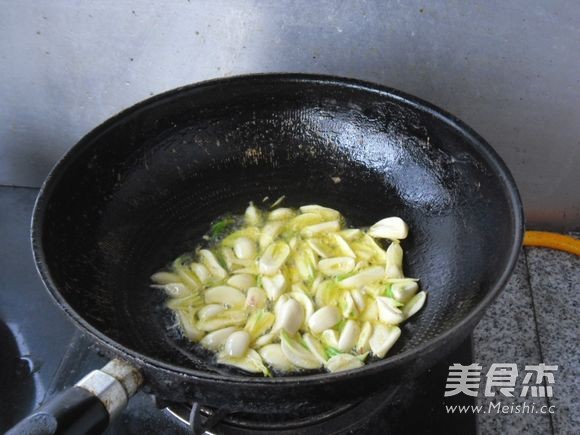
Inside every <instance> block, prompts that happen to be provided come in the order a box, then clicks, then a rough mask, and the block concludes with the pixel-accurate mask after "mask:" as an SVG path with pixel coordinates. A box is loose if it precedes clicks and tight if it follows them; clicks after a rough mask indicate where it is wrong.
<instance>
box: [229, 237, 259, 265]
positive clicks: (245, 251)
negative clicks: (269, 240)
mask: <svg viewBox="0 0 580 435" xmlns="http://www.w3.org/2000/svg"><path fill="white" fill-rule="evenodd" d="M257 249H258V248H257V247H256V242H254V241H253V240H252V239H250V238H249V237H240V238H238V239H237V240H236V241H235V242H234V254H235V255H236V257H238V258H241V259H245V260H252V259H253V258H256V253H257Z"/></svg>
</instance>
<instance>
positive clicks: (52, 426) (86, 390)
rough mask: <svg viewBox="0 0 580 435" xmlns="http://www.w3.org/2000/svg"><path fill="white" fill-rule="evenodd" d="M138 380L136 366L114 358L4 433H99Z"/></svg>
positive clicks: (135, 388) (117, 411)
mask: <svg viewBox="0 0 580 435" xmlns="http://www.w3.org/2000/svg"><path fill="white" fill-rule="evenodd" d="M142 383H143V378H142V376H141V373H140V372H139V371H138V370H137V369H135V368H134V367H133V366H131V365H130V364H128V363H126V362H124V361H121V360H117V359H114V360H112V361H110V362H109V363H108V364H107V365H106V366H104V367H103V368H102V369H100V370H94V371H92V372H91V373H89V374H88V375H87V376H85V377H84V378H83V379H81V380H80V381H79V382H77V383H76V384H75V385H74V386H73V387H71V388H69V389H67V390H65V391H63V392H62V393H60V394H58V395H57V396H55V397H53V398H52V399H50V400H49V401H48V402H47V403H45V404H44V405H43V406H42V407H41V408H40V409H38V410H37V411H35V412H34V413H33V414H32V415H30V416H28V417H26V418H25V419H24V420H22V421H21V422H19V423H18V424H17V425H16V426H14V427H13V428H12V429H10V430H9V431H8V432H6V435H24V434H26V435H53V434H71V435H72V434H99V433H102V432H104V430H105V429H106V428H107V426H108V425H109V422H110V421H111V420H112V419H114V418H115V417H116V416H117V415H119V414H120V413H121V412H122V411H123V409H124V408H125V406H126V405H127V403H128V401H129V399H130V398H131V397H132V396H133V395H134V394H135V392H136V391H137V390H138V389H139V387H140V386H141V384H142Z"/></svg>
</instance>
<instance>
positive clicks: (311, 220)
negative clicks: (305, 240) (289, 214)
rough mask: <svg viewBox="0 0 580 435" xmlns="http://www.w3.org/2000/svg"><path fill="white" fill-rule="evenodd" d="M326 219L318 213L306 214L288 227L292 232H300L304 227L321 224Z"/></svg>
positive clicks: (299, 216)
mask: <svg viewBox="0 0 580 435" xmlns="http://www.w3.org/2000/svg"><path fill="white" fill-rule="evenodd" d="M323 220H324V219H323V218H322V216H320V215H319V214H316V213H304V214H301V215H298V216H296V217H295V218H293V219H291V220H290V222H289V223H288V227H289V229H290V230H292V231H300V230H301V229H303V228H304V227H307V226H310V225H315V224H319V223H321V222H322V221H323Z"/></svg>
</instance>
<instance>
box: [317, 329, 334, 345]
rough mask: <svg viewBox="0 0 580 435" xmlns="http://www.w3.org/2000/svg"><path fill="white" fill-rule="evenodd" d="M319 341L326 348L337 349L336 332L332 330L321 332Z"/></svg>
mask: <svg viewBox="0 0 580 435" xmlns="http://www.w3.org/2000/svg"><path fill="white" fill-rule="evenodd" d="M320 341H322V343H323V344H324V345H325V346H326V347H332V348H334V349H336V348H337V347H338V332H336V331H335V330H334V329H327V330H326V331H322V334H320Z"/></svg>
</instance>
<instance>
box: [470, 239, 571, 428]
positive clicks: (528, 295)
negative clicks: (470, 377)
mask: <svg viewBox="0 0 580 435" xmlns="http://www.w3.org/2000/svg"><path fill="white" fill-rule="evenodd" d="M578 290H580V257H577V256H574V255H570V254H566V253H562V252H558V251H553V250H547V249H540V248H526V249H525V251H524V252H523V253H522V255H521V256H520V258H519V260H518V264H517V266H516V269H515V271H514V274H513V276H512V278H511V280H510V282H509V284H508V285H507V287H506V289H505V290H504V291H503V292H502V294H501V295H500V296H499V297H498V299H497V300H496V301H495V302H494V304H493V305H492V306H491V307H490V309H489V310H488V312H487V313H486V315H485V317H484V318H483V319H482V320H481V322H480V323H479V325H478V327H477V328H476V330H475V331H474V334H473V338H474V341H473V346H474V361H475V362H478V363H480V364H481V365H482V366H483V371H482V374H485V373H486V372H487V369H489V366H490V365H491V364H492V363H516V364H517V365H518V369H519V370H520V374H519V376H518V383H517V384H516V389H515V392H514V393H515V394H514V395H515V396H516V397H513V398H508V397H504V396H500V395H497V396H496V397H494V398H493V399H491V398H488V397H484V394H483V393H484V385H485V381H486V379H485V376H482V382H481V387H480V397H479V398H478V404H481V405H483V406H484V408H483V409H484V410H489V403H490V401H491V402H494V403H497V402H499V401H501V402H502V404H508V403H516V404H520V405H521V404H523V403H524V402H526V403H528V404H530V403H532V402H534V403H535V404H536V407H539V406H542V405H547V406H550V405H554V413H553V414H542V413H526V414H523V413H519V414H518V413H507V414H502V413H499V414H498V413H496V412H492V413H489V412H488V413H481V414H479V415H478V426H479V427H478V429H479V433H481V434H485V435H487V434H521V433H525V434H550V433H553V434H577V433H580V405H579V403H578V400H580V385H579V384H580V381H579V375H580V350H579V348H578V341H579V340H578V337H579V336H580V326H579V324H578V321H579V320H580V308H579V306H578V300H579V298H578V293H577V292H578ZM541 362H544V363H545V364H549V365H558V366H559V369H558V371H557V372H556V374H555V384H554V386H553V397H551V398H539V397H534V398H532V397H530V396H529V395H528V397H517V396H519V395H520V394H521V391H522V389H521V385H522V381H523V378H524V373H523V370H524V368H525V366H526V365H533V364H538V363H541Z"/></svg>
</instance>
